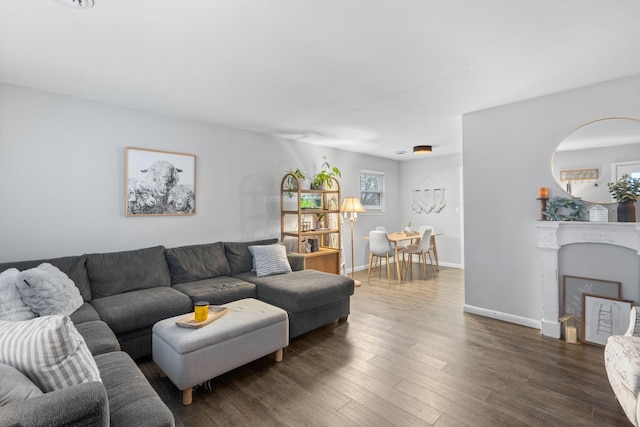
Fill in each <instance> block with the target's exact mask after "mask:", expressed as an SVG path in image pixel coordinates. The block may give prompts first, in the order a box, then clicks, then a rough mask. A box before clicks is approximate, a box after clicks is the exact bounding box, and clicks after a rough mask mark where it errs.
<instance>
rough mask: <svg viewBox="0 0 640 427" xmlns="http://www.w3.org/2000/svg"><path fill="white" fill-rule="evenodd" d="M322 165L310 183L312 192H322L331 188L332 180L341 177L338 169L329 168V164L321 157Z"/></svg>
mask: <svg viewBox="0 0 640 427" xmlns="http://www.w3.org/2000/svg"><path fill="white" fill-rule="evenodd" d="M322 159H323V160H324V163H322V166H321V167H320V172H318V173H317V174H315V175H314V176H313V181H312V182H311V189H312V190H324V189H325V188H332V187H333V178H335V177H342V174H341V173H340V169H338V168H337V167H335V166H331V165H330V164H329V162H327V158H326V157H323V158H322Z"/></svg>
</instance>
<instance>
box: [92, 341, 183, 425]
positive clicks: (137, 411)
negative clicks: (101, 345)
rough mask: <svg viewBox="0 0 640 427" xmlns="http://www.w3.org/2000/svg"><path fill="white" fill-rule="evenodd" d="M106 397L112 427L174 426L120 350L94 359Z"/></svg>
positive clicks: (163, 405) (128, 358) (139, 372)
mask: <svg viewBox="0 0 640 427" xmlns="http://www.w3.org/2000/svg"><path fill="white" fill-rule="evenodd" d="M95 359H96V364H97V365H98V368H99V369H100V374H101V375H102V377H103V383H104V386H105V388H106V389H107V395H108V396H109V415H110V418H111V425H112V426H173V425H174V423H175V421H174V418H173V414H172V413H171V411H170V410H169V408H167V406H166V405H165V404H164V403H163V402H162V400H160V397H159V396H158V394H157V393H156V392H155V390H154V389H153V388H152V387H151V385H150V384H149V382H148V381H147V379H146V378H145V377H144V375H143V374H142V372H141V371H140V369H139V368H138V367H137V366H136V364H135V362H134V361H133V360H132V359H131V357H129V355H127V354H126V353H124V352H122V351H116V352H111V353H106V354H100V355H97V356H96V357H95Z"/></svg>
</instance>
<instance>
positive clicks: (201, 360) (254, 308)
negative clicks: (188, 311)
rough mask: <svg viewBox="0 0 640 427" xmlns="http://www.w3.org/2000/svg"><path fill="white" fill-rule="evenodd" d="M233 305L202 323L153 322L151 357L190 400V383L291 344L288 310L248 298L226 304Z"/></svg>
mask: <svg viewBox="0 0 640 427" xmlns="http://www.w3.org/2000/svg"><path fill="white" fill-rule="evenodd" d="M224 307H228V308H229V311H228V312H227V313H226V314H225V315H224V316H222V317H221V318H219V319H217V320H215V321H214V322H212V323H210V324H208V325H206V326H204V327H202V328H200V329H187V328H181V327H179V326H177V325H176V320H177V319H180V318H182V317H184V315H183V316H176V317H171V318H169V319H164V320H161V321H159V322H158V323H156V324H155V325H153V336H152V345H153V361H154V362H155V363H156V365H158V367H159V368H160V369H162V371H163V372H164V373H165V374H166V375H167V377H169V379H170V380H171V381H172V382H173V383H174V384H175V385H176V386H177V387H178V388H179V389H180V390H182V403H183V404H184V405H189V404H190V403H191V400H192V388H193V386H195V385H198V384H200V383H202V382H204V381H207V380H209V379H211V378H214V377H216V376H218V375H220V374H223V373H225V372H227V371H230V370H232V369H235V368H237V367H239V366H242V365H244V364H246V363H249V362H251V361H253V360H256V359H259V358H261V357H263V356H266V355H267V354H269V353H273V352H277V353H276V361H277V362H280V361H281V360H282V351H283V349H284V348H285V347H286V346H287V345H288V344H289V319H288V317H287V312H286V311H284V310H282V309H280V308H278V307H274V306H272V305H269V304H267V303H264V302H262V301H258V300H256V299H253V298H246V299H242V300H238V301H234V302H231V303H229V304H225V305H224Z"/></svg>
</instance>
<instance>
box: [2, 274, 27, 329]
mask: <svg viewBox="0 0 640 427" xmlns="http://www.w3.org/2000/svg"><path fill="white" fill-rule="evenodd" d="M18 273H19V271H18V269H17V268H9V269H7V270H5V271H3V272H0V320H13V321H18V320H29V319H33V318H34V317H36V315H35V313H34V312H33V311H31V309H30V308H29V306H28V305H26V304H25V303H24V302H23V301H22V297H21V296H20V292H18V288H17V286H16V280H17V279H18Z"/></svg>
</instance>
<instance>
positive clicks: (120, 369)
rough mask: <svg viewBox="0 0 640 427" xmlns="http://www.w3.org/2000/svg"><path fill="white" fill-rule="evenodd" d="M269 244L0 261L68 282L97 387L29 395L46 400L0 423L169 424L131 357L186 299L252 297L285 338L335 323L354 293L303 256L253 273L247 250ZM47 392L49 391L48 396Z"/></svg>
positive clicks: (183, 309) (143, 350) (3, 414)
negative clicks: (75, 293) (277, 318)
mask: <svg viewBox="0 0 640 427" xmlns="http://www.w3.org/2000/svg"><path fill="white" fill-rule="evenodd" d="M274 243H277V239H270V240H261V241H255V242H224V243H223V242H217V243H210V244H202V245H191V246H183V247H178V248H171V249H166V248H164V247H163V246H156V247H151V248H144V249H137V250H132V251H121V252H113V253H95V254H88V255H79V256H71V257H64V258H55V259H43V260H34V261H22V262H10V263H0V272H1V271H4V270H6V269H8V268H12V267H13V268H17V269H18V270H21V271H22V270H25V269H29V268H33V267H36V266H38V265H39V264H41V263H44V262H48V263H50V264H52V265H54V266H56V267H58V268H59V269H60V270H61V271H63V272H64V273H66V274H67V275H68V276H69V278H71V279H72V280H73V281H74V283H75V284H76V286H77V287H78V289H79V290H80V294H81V295H82V297H83V299H84V304H83V305H82V306H81V307H80V308H79V309H78V310H76V311H75V312H74V313H73V314H72V315H71V316H70V317H71V320H72V321H73V323H74V325H75V326H76V328H77V329H78V331H79V332H80V333H81V334H82V335H83V337H84V338H85V341H86V342H87V345H88V346H89V349H90V350H91V352H92V355H93V356H94V359H95V360H96V363H97V364H98V367H99V370H100V374H101V378H102V380H103V384H100V383H85V384H82V385H80V386H74V387H70V388H69V389H64V390H61V391H56V392H54V393H47V394H45V395H44V396H39V397H37V398H32V399H41V400H43V401H44V400H46V401H47V402H42V404H40V403H39V402H40V400H39V401H38V402H36V401H35V400H34V401H33V402H32V401H31V400H32V399H29V401H28V404H26V405H19V406H17V407H10V408H7V407H2V408H0V424H2V425H4V424H3V423H4V422H9V424H11V423H10V421H12V420H13V421H14V422H17V423H18V424H20V423H22V424H24V425H45V424H46V425H56V424H57V423H55V422H54V423H47V422H46V421H47V419H46V418H43V417H48V416H47V415H45V413H44V412H42V411H41V410H40V409H44V408H46V410H47V412H48V413H50V412H49V411H53V412H54V413H57V414H66V415H68V416H71V415H73V414H74V413H75V412H74V411H71V409H73V408H77V407H86V408H89V407H95V408H96V409H95V411H93V412H91V411H89V412H91V413H90V414H84V412H83V411H79V412H81V414H80V415H78V417H79V419H78V420H75V421H74V420H65V421H64V422H62V423H60V424H64V425H74V424H78V425H80V424H83V422H86V421H89V424H91V422H92V420H96V419H97V420H102V421H103V422H104V420H105V419H106V420H107V425H108V424H109V420H110V422H111V424H112V425H143V424H144V425H159V426H160V425H162V426H163V425H173V417H172V415H171V412H170V411H169V410H168V408H167V407H166V406H165V405H164V404H163V403H162V401H161V400H160V399H159V397H158V396H157V394H155V392H154V391H153V389H152V388H151V386H150V385H149V383H148V382H147V381H146V379H145V378H144V376H143V375H142V373H141V372H140V370H139V369H138V368H137V366H136V365H135V362H134V360H133V359H138V358H142V357H145V356H149V355H151V335H152V327H153V325H154V324H155V323H156V322H157V321H159V320H162V319H165V318H168V317H172V316H177V315H181V314H186V313H188V312H191V311H192V309H193V303H194V302H196V301H203V300H204V301H208V302H209V303H210V304H214V305H220V304H225V303H228V302H231V301H235V300H238V299H242V298H257V299H259V300H262V301H264V302H267V303H269V304H272V305H275V306H277V307H280V308H282V309H284V310H285V311H287V313H288V315H289V328H290V333H289V336H290V338H294V337H297V336H299V335H301V334H304V333H306V332H309V331H311V330H312V329H315V328H317V327H319V326H322V325H325V324H327V323H330V322H332V321H335V320H345V319H346V318H347V316H348V315H349V308H350V297H351V295H352V294H353V292H354V282H353V280H352V279H351V278H348V277H345V276H338V275H334V274H329V273H323V272H319V271H314V270H304V258H303V257H302V256H300V255H296V254H289V255H288V259H289V263H290V264H291V268H292V270H293V272H292V273H289V274H278V275H272V276H262V277H258V276H256V274H255V273H254V272H253V271H252V267H253V258H252V255H251V253H250V252H249V249H248V248H249V246H251V245H268V244H274ZM53 394H57V395H56V396H49V395H53ZM49 398H50V399H51V400H48V399H49ZM101 402H102V403H101ZM7 411H9V412H7ZM105 411H107V413H106V414H105ZM76 412H78V411H76ZM83 414H84V415H83ZM96 414H97V415H96ZM61 416H62V415H61ZM83 416H84V417H85V418H83ZM16 420H18V421H16ZM142 420H144V422H142V424H141V421H142ZM43 421H45V422H43ZM48 421H52V420H51V419H49V420H48ZM97 425H100V423H99V422H98V423H97Z"/></svg>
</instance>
